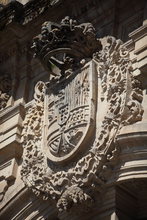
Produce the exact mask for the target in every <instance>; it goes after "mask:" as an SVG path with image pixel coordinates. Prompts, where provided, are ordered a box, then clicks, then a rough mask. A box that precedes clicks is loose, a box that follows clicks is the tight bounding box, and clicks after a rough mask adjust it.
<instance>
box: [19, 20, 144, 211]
mask: <svg viewBox="0 0 147 220" xmlns="http://www.w3.org/2000/svg"><path fill="white" fill-rule="evenodd" d="M85 42H86V45H85ZM33 48H35V55H36V56H37V57H38V58H39V59H40V60H41V62H42V63H43V65H44V66H45V68H46V69H49V72H50V80H49V82H48V83H43V82H38V83H37V85H36V87H35V94H34V99H35V103H34V105H33V107H31V108H30V109H29V110H28V112H27V114H26V118H25V121H24V129H23V146H24V155H23V165H22V171H21V174H22V178H23V181H24V182H25V184H26V185H27V186H28V187H29V188H31V189H32V190H33V192H34V193H35V194H36V195H41V196H42V197H43V199H45V200H46V199H49V198H52V199H54V200H56V202H57V207H58V209H59V210H60V211H63V210H67V209H68V208H71V207H72V206H75V205H76V204H77V203H78V204H79V203H80V204H81V207H82V205H84V206H87V207H88V206H89V205H90V203H91V201H92V198H91V193H90V191H95V190H96V191H98V192H101V190H102V189H103V187H104V186H105V184H107V180H108V179H109V177H110V175H111V174H112V169H113V166H114V165H115V162H116V161H117V160H116V159H117V154H118V153H119V149H118V147H117V144H116V140H117V134H118V133H119V131H120V129H121V128H122V126H125V125H127V124H131V123H135V122H137V121H139V120H141V118H142V113H143V110H142V107H141V102H142V91H141V88H140V84H139V82H138V81H137V80H136V79H134V78H133V75H132V66H131V62H130V59H129V52H128V51H127V49H126V48H125V47H124V46H123V44H122V42H121V41H120V40H116V39H115V38H114V37H110V36H108V37H105V38H103V39H96V35H95V30H94V28H93V26H92V25H91V24H89V23H88V24H81V25H78V24H77V22H76V21H73V20H71V19H69V18H68V17H66V18H65V19H63V20H62V22H61V24H60V25H58V24H55V23H51V22H46V23H44V24H43V27H42V32H41V35H39V36H37V37H36V38H35V39H34V44H33ZM52 65H56V66H57V67H58V68H59V70H60V72H59V71H58V73H56V72H54V69H52ZM72 88H73V89H72Z"/></svg>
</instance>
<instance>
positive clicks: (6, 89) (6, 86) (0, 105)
mask: <svg viewBox="0 0 147 220" xmlns="http://www.w3.org/2000/svg"><path fill="white" fill-rule="evenodd" d="M11 88H12V83H11V79H10V76H8V75H6V74H5V75H3V76H0V110H2V109H4V108H5V107H6V106H7V102H8V100H9V98H10V92H11Z"/></svg>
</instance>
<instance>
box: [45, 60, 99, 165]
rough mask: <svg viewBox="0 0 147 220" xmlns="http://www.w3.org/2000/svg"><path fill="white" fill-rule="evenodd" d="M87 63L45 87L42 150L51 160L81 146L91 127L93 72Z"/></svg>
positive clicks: (66, 154) (92, 121)
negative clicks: (43, 142) (44, 123)
mask: <svg viewBox="0 0 147 220" xmlns="http://www.w3.org/2000/svg"><path fill="white" fill-rule="evenodd" d="M94 68H95V66H94V63H87V65H85V66H84V67H83V68H82V69H80V70H79V71H75V72H73V73H72V74H71V75H70V76H69V77H68V79H66V80H65V79H63V80H60V81H59V82H56V83H53V84H50V85H49V86H48V89H47V92H46V98H45V108H44V109H45V112H44V114H45V118H46V120H44V121H45V122H47V125H46V126H44V127H45V130H44V133H45V144H44V145H43V146H44V148H45V152H46V153H47V154H48V158H49V159H50V160H52V161H54V162H61V161H65V160H67V159H68V158H70V159H71V158H72V157H73V156H74V155H76V152H79V151H80V150H82V149H83V146H84V143H85V142H86V141H87V140H86V137H88V140H89V137H90V135H91V134H92V132H93V130H94V127H95V106H94V103H95V99H96V97H95V94H96V88H97V86H96V76H95V75H96V71H93V69H94Z"/></svg>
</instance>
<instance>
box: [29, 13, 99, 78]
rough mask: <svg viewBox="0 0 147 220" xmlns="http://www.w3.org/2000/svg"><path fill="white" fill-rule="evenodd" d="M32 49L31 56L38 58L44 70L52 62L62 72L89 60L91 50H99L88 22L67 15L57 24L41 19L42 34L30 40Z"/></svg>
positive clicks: (92, 29) (91, 26)
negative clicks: (79, 22) (80, 21)
mask: <svg viewBox="0 0 147 220" xmlns="http://www.w3.org/2000/svg"><path fill="white" fill-rule="evenodd" d="M32 48H33V49H34V52H35V53H34V56H35V57H37V58H39V59H40V60H41V62H42V64H43V65H44V67H45V68H46V69H48V70H51V64H53V65H55V66H57V67H58V68H59V69H60V70H61V72H60V73H61V75H63V74H65V72H66V70H69V69H71V70H73V69H75V68H77V66H81V65H82V64H83V63H84V64H85V60H86V59H91V58H92V55H93V53H94V52H96V51H99V50H100V48H101V43H100V41H99V40H98V39H97V37H96V31H95V28H94V27H93V25H92V24H91V23H82V24H78V23H77V21H76V20H73V19H70V18H69V17H68V16H67V17H65V18H64V19H62V20H61V22H60V24H57V23H54V22H50V21H46V22H44V23H43V25H42V28H41V34H39V35H38V36H36V37H34V39H33V46H32ZM83 59H84V61H83ZM52 74H53V75H55V73H53V72H52Z"/></svg>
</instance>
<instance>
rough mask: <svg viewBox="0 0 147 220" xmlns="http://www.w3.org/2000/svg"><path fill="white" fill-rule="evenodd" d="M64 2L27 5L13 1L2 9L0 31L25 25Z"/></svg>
mask: <svg viewBox="0 0 147 220" xmlns="http://www.w3.org/2000/svg"><path fill="white" fill-rule="evenodd" d="M61 1H62V0H31V1H29V2H28V3H26V4H25V5H23V4H21V3H20V2H18V1H12V2H10V3H9V4H7V5H5V6H4V5H1V8H0V30H3V29H4V28H5V27H6V26H7V25H8V24H10V23H13V22H16V23H19V24H21V25H25V24H27V23H29V22H30V21H32V20H33V19H35V18H36V17H38V16H39V15H40V14H43V13H44V12H45V11H46V10H47V9H48V8H52V7H55V6H57V5H59V4H60V3H61Z"/></svg>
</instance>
